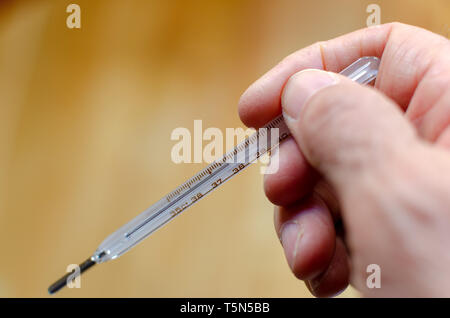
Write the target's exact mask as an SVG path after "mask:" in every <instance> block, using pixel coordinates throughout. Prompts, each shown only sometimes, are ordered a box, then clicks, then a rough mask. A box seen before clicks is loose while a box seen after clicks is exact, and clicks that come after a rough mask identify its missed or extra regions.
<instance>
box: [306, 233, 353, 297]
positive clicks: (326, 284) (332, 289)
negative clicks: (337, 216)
mask: <svg viewBox="0 0 450 318" xmlns="http://www.w3.org/2000/svg"><path fill="white" fill-rule="evenodd" d="M349 277H350V267H349V260H348V254H347V249H346V248H345V244H344V242H343V241H342V239H341V238H340V237H337V238H336V248H335V250H334V255H333V258H332V260H331V262H330V265H329V266H328V268H327V269H326V270H325V271H324V272H323V273H322V274H321V275H320V276H318V277H315V278H313V279H311V280H309V281H307V282H306V286H307V287H308V289H309V290H310V291H311V293H312V294H313V295H314V296H316V297H332V296H337V295H338V294H340V293H341V292H343V291H344V290H345V288H347V286H348V284H349Z"/></svg>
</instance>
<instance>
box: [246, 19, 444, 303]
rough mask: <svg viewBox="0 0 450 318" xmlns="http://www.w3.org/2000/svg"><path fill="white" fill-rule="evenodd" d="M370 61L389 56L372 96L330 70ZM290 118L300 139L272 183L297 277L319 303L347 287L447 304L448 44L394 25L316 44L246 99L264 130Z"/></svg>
mask: <svg viewBox="0 0 450 318" xmlns="http://www.w3.org/2000/svg"><path fill="white" fill-rule="evenodd" d="M362 56H378V57H380V58H381V65H380V70H379V73H378V78H377V80H376V83H375V88H371V87H363V86H360V85H358V84H356V83H353V82H351V81H350V80H348V79H347V78H344V77H342V76H339V75H337V74H334V73H328V72H326V71H331V72H339V71H340V70H342V69H343V68H344V67H346V66H347V65H349V64H351V63H352V62H353V61H355V60H356V59H358V58H359V57H362ZM307 69H317V70H307ZM321 70H325V71H321ZM299 71H302V72H299ZM281 112H282V113H283V114H284V117H285V120H286V123H287V125H288V127H289V129H290V130H291V132H292V135H293V137H292V138H290V139H288V140H286V141H285V142H284V143H283V144H282V145H281V146H280V149H279V152H280V162H279V164H280V168H279V170H278V171H277V172H276V173H275V174H272V175H267V176H266V179H265V182H264V187H265V192H266V195H267V197H268V198H269V200H270V201H272V202H273V203H274V204H275V205H276V209H275V228H276V232H277V234H278V236H279V238H280V240H281V242H282V245H283V248H284V252H285V254H286V258H287V262H288V264H289V266H290V268H291V270H292V271H293V272H294V274H295V275H296V276H297V277H298V278H299V279H302V280H305V281H306V284H307V286H308V288H309V289H310V291H311V292H312V293H313V294H314V295H316V296H332V295H334V294H336V293H338V292H339V291H341V290H343V289H344V288H345V287H346V286H347V284H348V283H349V281H350V282H351V283H352V284H353V285H354V286H355V287H356V288H357V289H358V290H360V291H361V292H362V293H363V295H366V296H450V152H449V151H448V149H449V148H450V125H449V123H450V43H449V41H448V40H447V39H445V38H443V37H441V36H438V35H436V34H433V33H431V32H428V31H426V30H423V29H420V28H417V27H413V26H408V25H403V24H399V23H392V24H385V25H381V26H376V27H371V28H367V29H363V30H359V31H356V32H353V33H350V34H347V35H344V36H342V37H339V38H336V39H333V40H330V41H327V42H319V43H316V44H314V45H312V46H310V47H307V48H305V49H302V50H300V51H298V52H296V53H294V54H292V55H290V56H288V57H287V58H285V59H284V60H283V61H282V62H281V63H280V64H278V65H277V66H276V67H275V68H273V69H272V70H271V71H269V72H268V73H267V74H266V75H264V76H263V77H262V78H260V79H259V80H258V81H257V82H255V83H254V84H253V85H252V86H250V88H248V90H247V91H246V92H245V93H244V94H243V96H242V97H241V100H240V103H239V114H240V116H241V119H242V120H243V122H244V123H245V124H246V125H248V126H251V127H255V128H258V127H260V126H262V125H264V124H265V123H266V122H268V121H269V120H271V119H273V118H274V117H275V116H277V115H279V114H280V113H281ZM341 224H343V225H344V226H343V228H344V229H345V233H344V231H343V230H342V226H341ZM370 264H377V265H379V266H380V268H381V288H379V289H370V288H368V287H367V285H366V279H367V276H368V275H369V274H368V273H367V272H366V269H367V266H368V265H370Z"/></svg>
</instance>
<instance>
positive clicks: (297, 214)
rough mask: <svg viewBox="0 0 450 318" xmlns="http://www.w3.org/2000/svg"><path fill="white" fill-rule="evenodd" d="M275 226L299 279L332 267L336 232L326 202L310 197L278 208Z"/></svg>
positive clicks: (316, 274) (290, 263)
mask: <svg viewBox="0 0 450 318" xmlns="http://www.w3.org/2000/svg"><path fill="white" fill-rule="evenodd" d="M275 228H276V231H277V234H278V237H279V238H280V240H281V243H282V245H283V248H284V252H285V256H286V259H287V262H288V265H289V267H290V268H291V270H292V272H293V273H294V275H295V276H296V277H297V278H299V279H312V278H314V277H317V276H318V275H320V274H321V273H322V272H323V271H324V270H325V269H326V268H328V266H329V263H330V261H331V259H332V257H333V254H334V246H335V231H334V224H333V219H332V217H331V215H330V212H329V211H328V209H327V207H326V206H325V204H324V203H323V202H321V201H320V200H319V199H317V198H314V197H310V198H307V199H306V200H304V201H302V202H300V203H297V204H295V205H292V206H290V207H276V209H275Z"/></svg>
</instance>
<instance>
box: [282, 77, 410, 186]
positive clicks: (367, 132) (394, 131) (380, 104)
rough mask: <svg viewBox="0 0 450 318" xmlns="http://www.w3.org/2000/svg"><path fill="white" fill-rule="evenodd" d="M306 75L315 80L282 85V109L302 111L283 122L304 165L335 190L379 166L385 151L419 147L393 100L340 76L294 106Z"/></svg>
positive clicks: (393, 151)
mask: <svg viewBox="0 0 450 318" xmlns="http://www.w3.org/2000/svg"><path fill="white" fill-rule="evenodd" d="M312 73H317V71H315V72H312ZM310 76H316V75H315V74H311V73H309V72H306V73H305V72H302V73H299V76H295V77H292V79H291V80H290V81H289V83H288V84H287V85H286V88H285V90H284V93H283V102H284V103H285V105H283V107H286V108H288V107H289V104H292V103H294V106H295V107H301V111H300V115H299V118H298V119H289V120H286V123H287V125H288V127H289V130H290V131H291V133H292V135H293V137H294V138H295V140H296V141H297V143H298V145H299V147H300V149H301V151H302V153H303V154H304V155H305V157H306V158H307V160H308V162H309V163H310V164H311V165H312V166H313V167H314V168H316V169H317V170H318V171H319V172H321V173H322V174H323V175H324V176H325V177H326V179H327V180H328V181H330V182H331V184H332V185H333V187H334V188H335V189H338V190H339V188H340V186H342V185H343V184H345V185H349V186H350V185H351V183H352V180H353V179H354V178H357V177H358V173H359V172H364V171H365V169H367V168H369V167H370V168H372V167H376V166H377V165H380V164H383V162H384V156H386V154H387V153H388V152H389V153H396V152H402V151H407V149H408V146H409V145H410V144H411V143H414V142H417V135H416V132H415V130H414V128H413V126H412V124H411V123H409V122H408V121H407V120H406V119H405V117H404V116H403V114H402V113H401V112H400V110H399V109H398V107H397V106H396V105H395V104H394V103H393V102H392V101H391V100H389V99H388V98H386V97H385V96H383V95H382V94H380V93H379V92H377V91H376V90H375V89H373V88H370V87H363V86H361V85H358V84H356V83H353V82H352V81H350V80H349V79H347V78H345V77H343V76H338V75H336V77H338V78H339V82H338V83H337V84H335V85H333V86H329V87H326V88H323V89H321V90H320V91H318V92H317V93H315V94H314V95H313V96H311V97H310V98H308V99H307V100H306V102H305V104H304V105H302V106H301V105H296V104H295V103H296V100H297V97H296V96H294V95H295V94H303V93H304V92H306V91H307V86H308V83H309V82H310V79H309V77H310ZM292 92H293V93H294V94H292ZM355 100H356V101H358V102H357V103H355Z"/></svg>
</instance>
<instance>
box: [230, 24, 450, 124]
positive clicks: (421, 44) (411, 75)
mask: <svg viewBox="0 0 450 318" xmlns="http://www.w3.org/2000/svg"><path fill="white" fill-rule="evenodd" d="M445 42H448V40H447V39H445V38H443V37H441V36H438V35H436V34H434V33H432V32H429V31H427V30H424V29H421V28H418V27H414V26H409V25H405V24H401V23H389V24H383V25H379V26H374V27H369V28H365V29H361V30H358V31H355V32H352V33H349V34H346V35H343V36H340V37H337V38H335V39H332V40H329V41H325V42H317V43H315V44H313V45H311V46H308V47H306V48H304V49H301V50H299V51H297V52H295V53H293V54H291V55H289V56H288V57H286V58H285V59H283V61H281V62H280V63H279V64H278V65H276V66H275V67H274V68H273V69H271V70H270V71H269V72H268V73H266V74H265V75H264V76H262V77H261V78H260V79H259V80H257V81H256V82H255V83H253V84H252V85H251V86H250V87H249V88H248V89H247V90H246V91H245V93H244V94H243V95H242V97H241V99H240V101H239V115H240V117H241V120H242V121H243V122H244V124H246V125H247V126H250V127H255V128H258V127H261V126H263V125H264V124H266V123H267V122H268V121H270V120H271V119H273V118H274V117H276V116H277V115H279V114H280V113H281V92H282V90H283V87H284V85H285V83H286V82H287V80H288V79H289V78H290V77H291V76H292V75H293V74H295V73H297V72H299V71H301V70H304V69H307V68H316V69H323V70H327V71H332V72H339V71H340V70H342V69H343V68H345V67H346V66H348V65H349V64H351V63H352V62H353V61H355V60H356V59H358V58H360V57H362V56H377V57H379V58H381V65H380V69H379V73H378V78H377V80H376V87H377V88H378V89H380V90H381V91H382V92H383V93H385V94H386V95H387V96H389V97H390V98H392V99H393V100H394V101H396V102H397V104H399V105H400V106H401V107H403V108H406V107H407V106H408V104H409V101H410V99H411V97H412V96H413V94H414V91H415V90H416V87H417V85H418V83H419V82H420V80H421V79H422V77H423V76H425V74H426V73H427V71H428V70H429V69H430V68H432V67H434V64H433V63H432V61H433V60H435V56H434V54H439V50H438V47H439V46H442V45H443V43H445ZM447 44H448V43H447ZM432 98H433V96H430V98H427V99H428V100H430V99H432ZM416 108H417V109H420V108H421V105H417V106H416Z"/></svg>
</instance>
